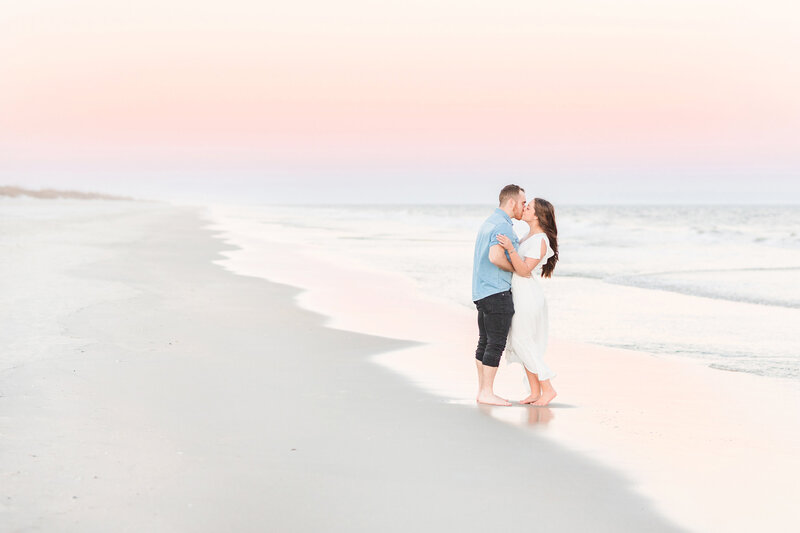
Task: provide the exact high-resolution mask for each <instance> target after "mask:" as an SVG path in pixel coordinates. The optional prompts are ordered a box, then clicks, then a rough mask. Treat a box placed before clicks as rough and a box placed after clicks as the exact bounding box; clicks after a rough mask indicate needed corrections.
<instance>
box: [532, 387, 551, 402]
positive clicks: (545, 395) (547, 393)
mask: <svg viewBox="0 0 800 533" xmlns="http://www.w3.org/2000/svg"><path fill="white" fill-rule="evenodd" d="M555 397H556V390H555V389H554V388H552V387H551V388H550V389H549V390H543V391H542V396H541V397H540V398H539V399H538V400H536V401H535V402H533V405H539V406H542V405H547V404H548V403H550V402H552V401H553V398H555Z"/></svg>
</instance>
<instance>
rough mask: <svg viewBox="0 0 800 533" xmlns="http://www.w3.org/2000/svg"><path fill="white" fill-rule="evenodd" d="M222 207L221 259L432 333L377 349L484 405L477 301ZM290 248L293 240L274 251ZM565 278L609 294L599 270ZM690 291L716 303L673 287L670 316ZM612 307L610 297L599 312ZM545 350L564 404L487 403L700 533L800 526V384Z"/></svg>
mask: <svg viewBox="0 0 800 533" xmlns="http://www.w3.org/2000/svg"><path fill="white" fill-rule="evenodd" d="M210 213H211V218H210V219H211V220H213V221H214V223H213V225H212V226H211V227H212V228H213V229H215V230H217V231H219V232H220V233H219V234H218V235H219V237H220V238H222V239H224V240H225V241H226V242H228V243H231V244H236V245H239V246H240V248H238V249H234V250H227V251H224V252H223V255H225V257H226V259H223V260H221V261H218V263H219V264H221V265H222V266H224V267H225V268H227V269H230V270H231V271H233V272H237V273H240V274H245V275H252V276H261V277H265V278H267V279H271V280H277V281H280V282H283V283H287V284H289V285H292V286H298V287H302V288H304V289H306V292H303V293H301V294H300V295H299V296H298V302H299V303H300V305H301V306H302V307H303V308H306V309H309V310H312V311H316V312H319V313H321V314H323V315H326V316H329V317H330V319H329V322H328V325H329V326H330V327H335V328H339V329H342V330H345V331H356V332H360V333H364V334H372V335H379V336H383V337H389V338H402V339H413V340H417V341H421V342H423V344H422V345H416V346H413V347H410V348H406V349H401V350H396V351H391V352H384V353H381V354H377V355H375V356H373V357H372V358H371V359H372V360H373V361H375V362H377V363H378V364H380V365H382V366H384V367H385V368H387V369H390V370H392V371H394V372H397V373H398V374H399V375H401V376H403V377H405V378H406V379H407V380H408V382H409V384H412V385H414V386H417V387H419V388H420V389H421V390H424V391H427V392H429V393H431V394H435V395H438V396H440V397H441V398H442V400H443V401H447V402H450V403H452V404H455V405H458V406H461V407H464V408H467V409H473V410H475V389H476V377H475V370H474V365H473V363H472V357H473V356H472V353H473V352H474V349H475V343H476V339H477V326H476V324H475V312H474V310H472V309H467V308H466V307H464V306H461V305H457V304H454V303H453V302H450V301H447V300H444V299H436V298H432V297H430V295H428V294H426V293H423V292H421V291H420V289H419V287H418V286H417V285H416V284H415V283H414V282H413V281H412V280H411V279H409V278H407V277H404V276H400V275H398V274H396V273H392V272H386V271H380V270H376V269H375V268H373V267H371V265H369V264H368V263H365V262H364V261H363V260H362V261H356V260H354V259H353V257H352V256H348V248H347V241H344V240H338V241H336V244H337V246H336V247H333V246H330V244H329V243H328V245H325V244H326V243H324V242H317V240H316V239H314V238H307V239H298V238H297V235H295V234H294V233H293V232H292V229H291V227H289V228H281V227H280V226H278V225H276V224H275V223H274V221H273V223H271V224H264V225H261V226H253V225H252V223H251V222H248V220H252V217H242V219H238V218H235V217H232V216H229V215H227V214H226V213H228V210H227V209H216V208H213V207H212V209H211V210H210ZM254 228H256V230H257V231H253V229H254ZM275 228H278V231H276V229H275ZM306 233H308V232H306ZM376 246H379V244H376ZM278 247H284V248H285V250H284V251H283V252H282V253H281V254H279V255H275V254H272V253H271V250H273V249H274V248H278ZM391 252H392V250H390V249H389V250H387V253H391ZM334 254H335V255H334ZM354 255H355V254H354ZM398 260H399V258H398ZM454 268H455V265H454ZM441 275H442V279H443V283H444V282H447V281H448V280H447V277H448V276H449V275H451V274H450V273H448V272H447V271H446V270H445V271H443V272H442V274H441ZM555 281H556V282H559V283H560V282H562V281H564V282H566V283H571V284H573V285H577V284H582V285H583V286H582V287H580V289H581V290H586V291H593V290H596V288H595V287H593V286H591V283H592V280H580V279H572V278H567V279H566V280H560V279H556V280H555ZM548 283H550V282H548ZM562 287H563V285H557V286H554V287H553V289H552V290H558V289H560V288H562ZM465 289H466V290H468V287H465ZM617 289H618V290H620V291H623V293H624V294H623V295H624V297H625V298H626V299H628V300H630V301H639V302H640V305H643V306H644V305H652V302H651V300H652V297H651V293H652V291H646V290H644V289H641V288H633V287H622V288H617ZM572 290H576V289H575V288H572ZM687 299H690V300H691V302H690V305H695V306H702V305H705V304H706V303H707V302H706V301H705V299H703V298H699V297H691V298H690V297H687V296H684V295H671V294H666V295H661V296H660V302H661V305H663V306H664V307H663V308H662V311H663V313H664V314H665V315H669V314H679V313H680V312H681V310H682V309H683V307H682V306H683V305H686V303H687ZM606 305H608V302H607V301H602V300H600V301H598V302H597V312H603V309H604V307H605V306H606ZM747 305H748V306H755V304H747ZM546 357H547V359H548V361H549V362H550V364H551V366H552V367H553V368H554V370H555V371H556V372H557V373H558V376H557V377H556V378H555V380H554V385H555V387H556V389H557V390H558V391H559V396H558V397H557V398H556V400H555V402H553V404H551V405H550V406H549V407H548V408H534V407H525V406H519V405H515V406H513V407H509V408H506V407H498V408H483V409H482V410H481V412H483V413H485V414H488V415H489V416H491V417H493V418H495V419H497V420H499V421H502V422H504V423H508V424H510V425H513V426H514V427H516V428H520V429H525V430H528V431H530V432H531V433H532V434H534V435H536V436H537V437H541V438H546V439H548V440H550V441H551V442H554V443H557V444H558V445H560V446H563V447H564V448H566V449H568V450H572V451H575V452H578V453H579V454H580V455H581V456H584V457H589V458H591V459H594V460H596V461H598V462H599V463H600V464H602V465H605V466H607V467H609V468H611V469H613V470H614V471H615V472H619V473H621V475H623V476H624V477H626V478H627V479H629V480H630V482H631V487H632V488H633V489H634V490H635V491H636V493H637V494H640V495H642V496H643V497H644V498H645V499H647V500H648V501H651V502H652V503H653V505H654V506H655V508H656V509H657V510H658V511H660V512H661V513H662V514H663V515H665V516H668V517H669V518H670V519H671V520H673V521H674V522H676V523H678V524H680V525H681V526H682V527H685V528H687V529H689V530H694V531H731V532H738V531H742V532H746V531H752V530H753V529H760V528H767V529H770V530H775V531H782V530H793V529H796V528H798V527H800V522H798V516H797V513H796V512H795V501H796V500H797V498H798V497H800V494H798V491H797V488H796V479H797V476H798V475H800V453H798V452H800V426H798V424H797V423H796V421H797V420H800V386H798V383H797V382H796V381H793V380H790V379H778V378H771V377H764V376H757V375H753V374H748V373H743V372H727V371H721V370H717V369H714V368H709V367H708V366H707V364H704V363H703V361H702V360H692V359H689V358H686V357H680V356H677V355H675V356H668V355H661V356H657V355H653V354H648V353H642V352H636V351H631V350H621V349H615V348H608V347H602V346H596V345H589V344H582V343H576V342H567V341H564V340H561V339H552V338H551V343H550V346H549V348H548V353H547V355H546ZM524 383H525V379H524V377H523V372H522V369H521V367H520V366H519V365H511V366H507V365H506V364H505V363H501V367H500V371H499V373H498V377H497V382H496V385H497V387H496V390H497V391H498V392H499V393H500V394H501V395H503V396H505V397H507V398H510V399H521V398H523V397H525V396H527V394H528V392H527V388H526V386H525V385H524Z"/></svg>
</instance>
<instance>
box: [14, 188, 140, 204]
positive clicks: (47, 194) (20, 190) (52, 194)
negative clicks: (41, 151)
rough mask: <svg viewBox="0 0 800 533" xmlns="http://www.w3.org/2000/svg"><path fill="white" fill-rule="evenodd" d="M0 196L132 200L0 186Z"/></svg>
mask: <svg viewBox="0 0 800 533" xmlns="http://www.w3.org/2000/svg"><path fill="white" fill-rule="evenodd" d="M0 196H11V197H12V198H13V197H17V196H31V197H33V198H44V199H53V198H78V199H81V200H134V198H131V197H129V196H115V195H112V194H102V193H97V192H82V191H60V190H57V189H39V190H38V191H34V190H31V189H23V188H22V187H16V186H5V185H0Z"/></svg>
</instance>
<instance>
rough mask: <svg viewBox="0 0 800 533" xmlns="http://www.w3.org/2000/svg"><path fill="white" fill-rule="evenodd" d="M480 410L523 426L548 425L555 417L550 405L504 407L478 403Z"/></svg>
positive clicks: (493, 416)
mask: <svg viewBox="0 0 800 533" xmlns="http://www.w3.org/2000/svg"><path fill="white" fill-rule="evenodd" d="M477 406H478V410H480V412H481V413H483V414H485V415H488V416H491V417H492V418H497V419H498V420H503V421H504V422H511V423H513V424H517V425H521V426H525V425H527V426H536V425H540V424H541V425H543V426H546V425H547V424H549V423H550V421H551V420H553V418H554V416H555V415H554V414H553V410H552V409H550V408H549V407H537V406H532V405H512V406H511V407H503V406H497V405H485V404H480V403H479V404H477Z"/></svg>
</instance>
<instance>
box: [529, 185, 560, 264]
mask: <svg viewBox="0 0 800 533" xmlns="http://www.w3.org/2000/svg"><path fill="white" fill-rule="evenodd" d="M533 202H534V205H533V209H534V211H535V213H536V217H537V218H538V219H539V225H540V226H541V227H542V229H543V230H544V232H545V234H546V235H547V238H548V239H549V240H550V248H552V249H553V252H555V253H554V254H553V257H551V258H550V259H548V260H547V263H545V264H544V265H542V277H543V278H549V277H550V276H552V275H553V270H554V269H555V268H556V263H558V227H556V213H555V210H554V209H553V204H551V203H550V202H548V201H547V200H544V199H542V198H534V200H533Z"/></svg>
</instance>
